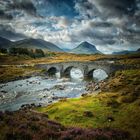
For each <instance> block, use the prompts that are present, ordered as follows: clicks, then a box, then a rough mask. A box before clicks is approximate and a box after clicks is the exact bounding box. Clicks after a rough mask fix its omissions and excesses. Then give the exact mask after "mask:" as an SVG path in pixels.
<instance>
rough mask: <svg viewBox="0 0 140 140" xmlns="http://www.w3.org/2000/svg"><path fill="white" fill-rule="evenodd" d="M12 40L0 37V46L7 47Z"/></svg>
mask: <svg viewBox="0 0 140 140" xmlns="http://www.w3.org/2000/svg"><path fill="white" fill-rule="evenodd" d="M11 44H12V42H11V41H10V40H8V39H6V38H3V37H0V48H7V47H8V46H9V45H11Z"/></svg>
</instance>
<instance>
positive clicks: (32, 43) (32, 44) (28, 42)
mask: <svg viewBox="0 0 140 140" xmlns="http://www.w3.org/2000/svg"><path fill="white" fill-rule="evenodd" d="M11 47H16V48H31V49H43V50H45V49H46V50H48V51H52V52H63V50H62V49H60V48H59V47H58V46H56V45H55V44H53V43H51V42H47V41H45V40H42V39H32V38H30V39H24V40H20V41H17V42H15V43H14V44H13V45H12V46H11Z"/></svg>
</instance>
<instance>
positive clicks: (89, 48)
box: [71, 41, 101, 54]
mask: <svg viewBox="0 0 140 140" xmlns="http://www.w3.org/2000/svg"><path fill="white" fill-rule="evenodd" d="M71 52H72V53H76V54H101V52H100V51H98V50H97V49H96V47H95V46H94V45H92V44H90V43H88V42H86V41H85V42H82V43H81V44H80V45H79V46H77V47H76V48H74V49H72V50H71Z"/></svg>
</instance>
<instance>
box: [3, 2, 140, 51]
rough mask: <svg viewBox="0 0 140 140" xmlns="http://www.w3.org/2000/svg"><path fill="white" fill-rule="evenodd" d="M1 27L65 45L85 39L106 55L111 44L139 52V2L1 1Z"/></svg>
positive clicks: (71, 44) (112, 46)
mask: <svg viewBox="0 0 140 140" xmlns="http://www.w3.org/2000/svg"><path fill="white" fill-rule="evenodd" d="M40 17H41V18H40ZM9 19H10V20H9ZM0 24H1V25H3V27H2V28H4V30H5V29H6V28H7V29H8V32H10V31H11V32H12V33H13V32H15V33H16V34H17V33H23V34H24V35H25V36H29V37H34V38H40V36H41V37H43V38H44V39H45V40H47V41H53V42H54V43H58V44H60V45H61V44H63V46H67V45H69V46H70V47H71V46H75V45H73V44H76V45H77V44H79V43H80V42H81V41H85V40H86V41H89V42H91V43H93V44H95V45H96V46H99V48H98V49H100V47H101V48H102V49H103V50H104V51H106V50H107V49H108V50H107V52H109V51H110V49H109V48H110V47H109V48H107V47H106V46H108V45H110V46H111V48H112V50H113V48H114V50H115V49H117V47H116V46H122V47H123V49H125V48H127V49H128V48H133V49H136V47H138V46H139V44H140V40H139V38H140V0H0ZM8 26H10V27H11V28H10V27H8ZM15 27H16V28H15ZM2 28H0V30H2V31H1V32H0V34H2V33H4V32H3V31H4V30H3V29H2ZM8 32H6V33H5V35H6V34H9V33H8ZM7 36H8V35H7ZM65 44H66V45H65ZM102 46H105V47H104V48H103V47H102ZM120 48H121V47H119V49H120Z"/></svg>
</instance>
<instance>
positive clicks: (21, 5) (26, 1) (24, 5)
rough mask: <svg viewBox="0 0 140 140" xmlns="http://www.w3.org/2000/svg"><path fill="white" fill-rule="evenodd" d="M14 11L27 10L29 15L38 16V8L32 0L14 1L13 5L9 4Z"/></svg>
mask: <svg viewBox="0 0 140 140" xmlns="http://www.w3.org/2000/svg"><path fill="white" fill-rule="evenodd" d="M9 7H10V8H12V9H19V10H25V11H26V12H27V13H29V14H32V15H36V8H35V6H34V4H33V3H32V1H31V0H21V1H19V0H13V3H12V4H9Z"/></svg>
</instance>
